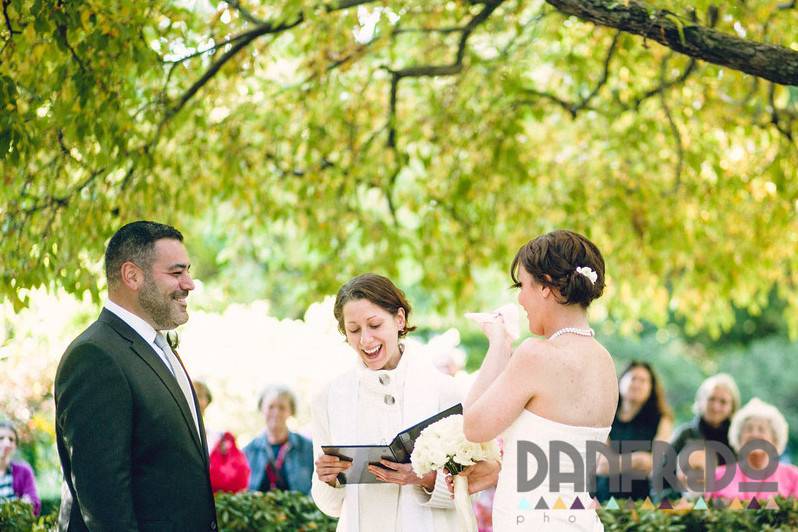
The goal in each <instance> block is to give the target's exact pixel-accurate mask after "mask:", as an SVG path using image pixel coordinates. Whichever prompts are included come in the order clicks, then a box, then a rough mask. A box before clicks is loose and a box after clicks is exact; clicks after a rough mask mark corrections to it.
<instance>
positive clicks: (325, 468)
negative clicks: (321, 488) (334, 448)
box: [316, 454, 352, 487]
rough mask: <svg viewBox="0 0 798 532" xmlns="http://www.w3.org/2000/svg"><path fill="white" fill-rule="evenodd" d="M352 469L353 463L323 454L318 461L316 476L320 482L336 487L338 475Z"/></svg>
mask: <svg viewBox="0 0 798 532" xmlns="http://www.w3.org/2000/svg"><path fill="white" fill-rule="evenodd" d="M350 467H352V462H349V461H347V460H341V459H340V458H338V457H337V456H330V455H328V454H323V455H321V456H319V458H318V459H317V460H316V476H317V477H319V480H321V481H322V482H326V483H327V484H329V485H330V486H333V487H335V484H336V481H337V479H338V473H341V472H343V471H346V470H347V469H349V468H350Z"/></svg>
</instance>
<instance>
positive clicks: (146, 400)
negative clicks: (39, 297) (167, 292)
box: [55, 309, 216, 532]
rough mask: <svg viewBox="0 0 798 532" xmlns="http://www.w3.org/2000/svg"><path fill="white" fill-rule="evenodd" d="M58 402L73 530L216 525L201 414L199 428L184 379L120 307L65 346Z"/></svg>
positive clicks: (182, 528)
mask: <svg viewBox="0 0 798 532" xmlns="http://www.w3.org/2000/svg"><path fill="white" fill-rule="evenodd" d="M194 403H195V406H196V409H197V412H198V413H199V405H198V404H197V401H196V397H194ZM55 405H56V440H57V444H58V454H59V457H60V459H61V467H62V468H63V471H64V478H65V480H66V482H67V485H68V487H69V491H70V493H71V495H72V500H73V503H72V508H71V511H70V514H69V530H70V531H80V530H103V531H109V532H110V531H113V532H123V531H133V530H158V531H201V530H215V529H216V510H215V507H214V502H213V493H212V491H211V484H210V476H209V473H208V450H207V442H206V440H205V428H204V426H203V425H202V419H201V418H200V429H201V430H200V433H201V436H199V435H197V430H196V428H195V425H194V420H193V418H192V416H191V411H190V410H189V407H188V404H187V403H186V400H185V397H184V395H183V393H182V392H181V391H180V386H179V385H178V384H177V380H176V379H175V378H174V376H173V375H172V373H171V372H170V371H169V369H167V367H166V366H165V365H164V363H163V361H162V360H161V358H160V357H159V356H158V355H157V354H156V353H155V351H154V350H153V348H152V347H151V346H150V345H149V344H148V343H147V342H146V341H145V340H144V339H143V338H142V337H141V336H139V334H138V333H136V332H135V331H134V330H133V329H132V328H131V327H130V326H128V325H127V324H126V323H125V322H124V321H123V320H122V319H120V318H119V317H118V316H116V315H115V314H114V313H112V312H110V311H109V310H107V309H103V311H102V313H101V314H100V317H99V318H98V320H97V321H96V322H94V323H93V324H92V325H91V326H90V327H89V328H88V329H86V330H85V331H84V332H83V333H82V334H81V335H80V336H78V338H77V339H76V340H75V341H74V342H72V344H71V345H70V346H69V347H68V348H67V350H66V352H65V353H64V356H63V357H62V358H61V362H60V364H59V366H58V372H57V373H56V378H55Z"/></svg>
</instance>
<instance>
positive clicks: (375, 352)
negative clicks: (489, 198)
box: [360, 344, 383, 360]
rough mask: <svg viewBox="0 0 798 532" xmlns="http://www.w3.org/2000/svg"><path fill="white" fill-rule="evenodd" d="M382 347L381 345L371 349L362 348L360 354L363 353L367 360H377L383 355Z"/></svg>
mask: <svg viewBox="0 0 798 532" xmlns="http://www.w3.org/2000/svg"><path fill="white" fill-rule="evenodd" d="M382 347H383V346H382V344H379V345H376V346H374V347H372V348H370V349H366V348H361V349H360V352H361V353H363V355H364V356H365V357H366V359H367V360H377V359H378V358H379V357H380V355H381V354H382Z"/></svg>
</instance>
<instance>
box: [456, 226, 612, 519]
mask: <svg viewBox="0 0 798 532" xmlns="http://www.w3.org/2000/svg"><path fill="white" fill-rule="evenodd" d="M510 274H511V277H512V279H513V281H514V282H515V286H516V287H517V288H519V294H518V302H519V303H520V304H521V306H522V307H523V308H524V310H525V311H526V313H527V319H528V322H529V331H530V332H531V333H533V334H535V335H538V336H542V337H543V338H542V339H528V340H525V341H524V342H523V343H522V344H521V345H520V346H518V348H517V349H515V351H513V349H512V346H511V340H510V337H509V335H508V333H507V330H506V328H505V327H504V324H503V323H502V320H501V319H500V318H499V319H496V320H494V321H492V322H487V323H485V324H483V325H482V327H483V330H484V331H485V334H486V335H487V337H488V352H487V354H486V355H485V359H484V361H483V363H482V369H480V372H479V375H478V377H477V380H476V382H475V383H474V385H473V386H472V388H471V390H470V392H469V394H468V398H467V399H466V402H465V404H464V418H465V434H466V437H467V438H468V439H470V440H472V441H486V440H489V439H491V438H495V437H496V436H498V435H499V434H502V433H503V434H504V449H505V452H504V457H503V460H502V467H501V474H500V476H499V479H498V485H497V487H496V496H495V498H494V500H493V530H495V531H497V532H503V531H510V530H512V531H520V530H524V531H537V530H546V531H554V530H568V531H570V530H591V531H595V530H603V526H602V524H601V521H599V519H598V516H597V515H596V513H595V511H593V510H583V509H582V510H574V511H554V512H545V511H542V510H525V511H522V510H520V508H522V506H521V505H522V504H523V500H526V504H532V505H535V504H536V503H537V501H539V500H540V499H541V498H543V499H545V500H546V502H547V504H548V505H549V507H551V505H553V504H554V501H555V499H556V498H557V497H563V499H564V500H567V501H568V502H567V503H566V504H568V505H569V506H570V505H571V504H573V503H574V502H575V499H576V498H577V497H578V498H579V499H580V500H581V501H589V495H588V494H587V493H586V492H585V491H584V489H583V490H579V491H577V490H576V489H575V486H574V483H564V484H561V485H560V486H559V490H558V491H555V490H553V489H552V488H551V487H550V479H549V478H548V476H547V477H546V479H545V480H544V481H543V483H542V484H541V485H540V486H538V487H537V488H534V489H532V491H528V492H523V493H520V492H519V491H518V489H517V478H516V477H517V475H518V471H519V466H520V465H521V464H520V463H519V460H524V459H526V457H525V456H523V455H522V456H519V453H518V452H517V449H518V447H519V446H518V444H519V443H520V442H527V443H529V442H532V443H534V444H535V445H537V447H538V448H539V449H541V450H542V451H543V452H544V453H546V455H547V458H548V453H549V444H550V443H551V442H555V441H556V442H567V443H568V444H569V445H570V447H571V448H573V449H576V451H577V452H578V453H579V454H580V455H581V459H582V462H583V463H584V462H585V456H586V450H587V445H588V442H589V441H597V442H604V441H606V439H607V435H608V434H609V432H610V423H611V422H612V420H613V417H614V415H615V408H616V406H617V404H618V384H617V381H616V379H615V364H614V363H613V361H612V357H611V356H610V354H609V353H608V352H607V350H606V349H604V347H603V346H602V345H601V344H600V343H599V342H597V341H596V339H595V338H593V330H592V329H591V328H590V325H589V323H588V319H587V307H588V306H589V305H590V303H591V302H592V301H593V300H595V299H596V298H598V297H600V296H601V294H602V291H603V289H604V283H605V277H604V259H603V258H602V256H601V252H600V251H599V249H598V248H597V247H596V245H595V244H593V243H592V242H591V241H590V240H588V239H587V238H586V237H584V236H583V235H580V234H578V233H574V232H572V231H553V232H551V233H547V234H545V235H542V236H539V237H537V238H535V239H534V240H531V241H530V242H528V243H527V244H525V245H524V246H522V247H521V249H519V250H518V253H517V254H516V256H515V258H514V259H513V262H512V265H511V267H510ZM560 456H561V461H560V464H559V465H560V470H561V471H573V468H574V467H575V465H574V463H573V462H572V461H571V460H570V458H568V457H566V456H564V455H560ZM528 461H529V462H533V463H534V460H528ZM552 461H553V460H552V459H549V460H548V462H549V463H551V462H552ZM533 467H534V466H533ZM476 469H478V468H477V467H476V466H474V470H476ZM533 471H534V469H530V474H532V472H533ZM549 471H550V470H549ZM582 504H583V506H584V507H587V506H588V505H587V504H584V502H582Z"/></svg>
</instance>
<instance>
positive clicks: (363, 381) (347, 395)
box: [311, 274, 459, 532]
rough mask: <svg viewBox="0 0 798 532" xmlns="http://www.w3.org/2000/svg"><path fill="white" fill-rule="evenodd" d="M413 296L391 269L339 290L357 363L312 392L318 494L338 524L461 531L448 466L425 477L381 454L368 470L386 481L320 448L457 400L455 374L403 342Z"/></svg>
mask: <svg viewBox="0 0 798 532" xmlns="http://www.w3.org/2000/svg"><path fill="white" fill-rule="evenodd" d="M410 310H411V308H410V303H408V301H407V299H406V297H405V295H404V293H403V292H402V291H401V290H400V289H399V288H397V287H396V286H395V285H394V284H393V283H392V282H391V281H390V280H389V279H388V278H386V277H383V276H381V275H375V274H364V275H360V276H358V277H355V278H354V279H352V280H350V281H349V282H347V283H346V284H345V285H343V286H342V287H341V289H340V290H339V291H338V295H337V297H336V300H335V307H334V313H335V318H336V320H337V321H338V329H339V331H341V333H342V334H343V335H345V337H346V341H347V343H348V344H349V346H350V347H351V348H352V350H353V351H354V352H355V353H356V355H357V356H356V357H355V360H354V362H355V364H354V367H353V368H351V369H349V370H348V371H346V372H345V373H343V374H342V375H339V376H338V377H336V378H334V379H333V380H332V381H331V382H330V383H328V385H327V386H325V387H324V389H323V390H322V391H321V393H319V394H318V395H317V396H316V398H315V399H314V402H313V405H312V412H313V447H314V454H315V457H316V463H315V466H316V467H315V472H314V475H313V485H312V488H311V495H312V496H313V500H314V501H315V502H316V504H317V505H318V507H319V509H321V511H323V512H324V513H326V514H328V515H331V516H333V517H339V521H338V528H337V530H339V531H347V532H350V531H360V532H372V531H375V530H379V531H381V532H383V531H384V532H394V531H396V532H399V531H402V532H425V531H427V532H432V531H436V532H444V531H446V532H448V531H451V532H455V531H457V530H458V529H459V521H458V516H457V514H456V512H455V510H454V504H453V502H452V499H451V498H450V496H449V491H448V487H447V484H446V479H445V476H444V475H443V474H442V473H441V472H432V473H429V474H427V475H425V476H423V477H421V478H419V477H417V476H416V475H415V473H414V472H413V470H412V468H411V466H410V464H399V463H395V462H390V461H386V460H384V461H383V462H382V464H383V465H384V466H385V469H383V468H376V467H373V466H372V467H371V468H370V470H371V471H372V473H374V474H375V476H376V477H377V478H378V479H379V480H380V481H381V482H380V483H379V484H348V485H346V486H342V485H340V484H339V483H338V481H337V475H338V473H341V472H343V471H345V470H346V469H348V467H349V464H348V462H345V461H342V460H339V459H338V458H336V457H333V456H327V455H324V454H323V453H322V450H321V445H357V444H374V443H380V442H387V441H391V440H392V439H393V438H394V436H396V434H397V433H399V432H400V431H401V430H402V429H404V428H407V427H409V426H412V425H413V424H415V423H417V422H419V421H422V420H424V419H426V418H428V417H430V416H432V415H434V414H436V413H438V412H440V411H442V410H444V409H446V408H448V407H450V406H452V405H454V404H456V403H458V402H459V397H458V395H457V392H456V388H455V385H454V380H453V379H452V378H451V377H449V376H447V375H443V374H442V373H440V372H439V371H438V370H437V369H435V367H434V366H433V365H432V363H431V361H429V360H427V359H426V358H425V357H423V356H420V355H421V354H420V353H414V352H413V350H412V349H404V347H403V344H402V342H401V340H402V338H404V337H405V335H406V334H407V333H408V332H410V331H412V330H413V329H414V327H411V326H409V324H408V319H409V317H410Z"/></svg>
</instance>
